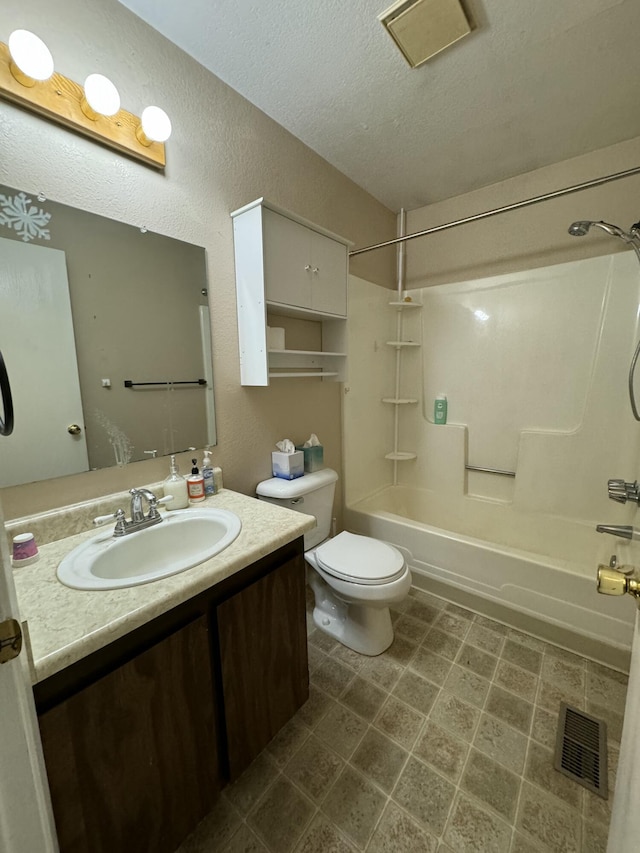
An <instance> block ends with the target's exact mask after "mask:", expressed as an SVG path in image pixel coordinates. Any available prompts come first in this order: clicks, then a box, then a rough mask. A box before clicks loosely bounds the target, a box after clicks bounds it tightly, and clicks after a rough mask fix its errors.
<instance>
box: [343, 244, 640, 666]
mask: <svg viewBox="0 0 640 853" xmlns="http://www.w3.org/2000/svg"><path fill="white" fill-rule="evenodd" d="M408 293H409V295H410V296H411V298H412V299H413V301H415V302H419V303H421V304H422V305H423V308H422V310H417V311H411V312H404V313H405V314H407V315H410V316H407V317H406V318H405V319H404V320H403V322H404V329H403V337H404V338H405V339H409V340H414V341H419V342H421V344H422V346H421V348H417V347H416V348H412V350H411V351H405V352H403V354H402V369H401V381H400V387H399V388H398V392H399V393H398V394H397V396H398V397H401V398H407V399H417V400H418V402H417V403H416V404H414V405H403V406H402V407H401V409H400V413H399V422H400V428H399V447H400V449H401V450H406V451H413V452H415V453H416V456H417V458H416V459H414V460H408V461H403V462H398V463H395V464H394V463H393V462H390V461H386V460H385V459H384V456H385V454H386V453H388V452H389V451H390V450H392V449H393V447H392V445H393V442H394V423H393V420H394V413H393V411H392V410H393V406H389V405H388V404H385V403H382V399H383V398H389V397H393V396H394V394H395V390H394V382H395V353H394V350H393V347H390V346H388V345H387V341H391V340H394V339H395V337H396V333H395V322H396V316H395V311H394V309H393V308H391V307H389V305H388V303H389V302H391V301H393V300H394V299H395V298H396V294H395V293H394V292H392V291H389V290H385V289H384V288H380V287H377V286H375V285H371V284H369V283H367V282H363V281H362V280H359V279H355V278H352V279H351V283H350V311H349V313H350V320H349V352H350V375H349V380H350V381H349V385H348V393H347V394H346V395H345V406H344V421H345V423H344V428H345V480H346V495H345V497H346V501H345V503H346V512H345V525H346V527H347V528H348V529H350V530H352V531H354V532H357V533H358V532H359V533H363V534H366V535H371V536H376V537H378V538H381V539H385V540H387V541H389V542H392V543H393V544H394V545H396V546H397V547H399V548H401V549H403V552H404V554H405V557H406V559H407V561H408V563H409V565H410V566H411V569H412V571H413V573H414V584H415V585H416V586H419V587H422V588H424V589H432V590H434V591H438V592H439V594H442V595H445V596H447V595H448V596H449V597H450V598H451V599H453V600H458V601H460V602H461V603H465V604H466V606H471V607H473V608H474V609H476V610H479V611H480V612H486V613H487V615H493V616H497V617H498V618H501V619H502V620H503V621H507V622H511V623H512V624H513V625H515V626H516V627H525V628H526V630H529V631H533V632H534V633H538V634H539V635H540V636H543V637H544V638H546V639H550V640H552V641H554V642H558V643H561V644H562V645H565V646H566V647H568V648H573V649H576V650H580V651H581V653H582V654H587V655H588V656H590V657H593V658H595V659H598V660H601V661H603V662H606V663H609V664H611V665H614V666H620V667H622V668H624V667H625V666H626V663H627V661H628V652H629V649H630V645H631V636H632V624H633V616H634V606H633V602H632V601H631V599H630V598H629V600H620V599H611V598H609V597H606V596H601V595H598V594H597V593H596V585H595V576H596V569H597V566H598V564H599V563H608V562H609V559H610V557H611V555H613V554H615V555H616V556H617V558H618V561H619V562H620V563H631V564H637V562H638V561H639V560H640V546H639V545H638V544H637V543H635V542H632V543H630V542H626V541H624V540H621V539H616V538H613V537H610V536H607V535H603V534H599V533H597V532H596V531H595V525H596V524H597V523H608V524H632V523H633V520H634V516H635V513H636V512H637V509H638V508H637V507H636V506H635V505H633V506H632V505H629V504H628V505H627V506H622V505H621V504H617V503H613V502H611V501H610V500H609V499H608V497H607V479H609V478H613V477H621V478H622V477H624V478H626V479H627V480H633V479H635V477H636V472H637V469H638V455H639V450H640V435H639V430H640V427H639V426H638V424H637V423H636V422H635V421H634V420H633V416H632V414H631V410H630V407H629V401H628V397H627V372H628V367H629V361H630V358H631V355H632V353H633V350H634V346H635V341H636V336H637V334H638V304H639V302H640V272H639V269H638V264H637V260H636V258H635V257H634V256H633V253H632V252H623V253H618V254H615V255H608V256H603V257H599V258H594V259H589V260H583V261H578V262H572V263H565V264H560V265H556V266H550V267H544V268H539V269H535V270H531V271H526V272H517V273H513V274H509V275H501V276H495V277H492V278H486V279H480V280H475V281H466V282H461V283H456V284H446V285H439V286H436V287H431V288H422V289H418V290H411V291H409V292H408ZM442 393H444V394H446V395H447V398H448V422H447V424H446V425H435V424H434V423H433V401H434V398H435V397H436V396H438V395H439V394H442ZM466 466H477V467H484V468H494V469H500V470H502V471H511V472H513V473H514V474H515V476H514V477H509V476H504V475H497V474H488V473H483V472H477V471H473V470H469V469H468V468H467V467H466ZM394 468H395V472H394Z"/></svg>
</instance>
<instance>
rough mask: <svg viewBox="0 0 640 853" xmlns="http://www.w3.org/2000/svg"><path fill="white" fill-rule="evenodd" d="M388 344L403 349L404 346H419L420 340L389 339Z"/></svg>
mask: <svg viewBox="0 0 640 853" xmlns="http://www.w3.org/2000/svg"><path fill="white" fill-rule="evenodd" d="M387 346H388V347H395V348H396V349H402V348H403V347H419V346H420V344H419V343H418V341H387Z"/></svg>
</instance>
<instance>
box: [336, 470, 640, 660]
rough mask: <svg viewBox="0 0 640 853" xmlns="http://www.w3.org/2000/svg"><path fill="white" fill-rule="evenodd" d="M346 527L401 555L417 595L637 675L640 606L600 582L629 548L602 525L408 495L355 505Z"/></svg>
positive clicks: (389, 494) (392, 492)
mask: <svg viewBox="0 0 640 853" xmlns="http://www.w3.org/2000/svg"><path fill="white" fill-rule="evenodd" d="M345 527H346V529H348V530H350V531H351V532H353V533H360V534H362V535H365V536H373V537H375V538H377V539H382V540H383V541H386V542H389V543H391V544H393V545H395V546H396V547H397V548H398V549H399V550H400V551H401V552H402V553H403V554H404V556H405V559H406V561H407V563H408V565H409V567H410V568H411V571H412V574H413V584H414V586H416V587H418V588H421V589H423V590H425V591H430V592H433V593H435V594H438V595H442V596H443V597H445V598H448V599H449V600H451V601H455V602H458V603H459V604H461V605H464V606H466V607H469V608H470V609H472V610H475V611H476V612H479V613H483V614H485V615H487V616H489V617H491V618H497V619H500V620H501V621H503V622H505V623H507V624H509V625H512V626H513V627H515V628H520V629H521V630H525V631H527V632H529V633H532V634H534V635H536V636H539V637H540V638H541V639H544V640H547V641H548V642H553V643H556V644H558V645H561V646H564V647H565V648H568V649H570V650H572V651H575V652H578V653H580V654H582V655H584V656H586V657H590V658H593V659H594V660H598V661H600V662H602V663H604V664H606V665H608V666H614V667H616V668H618V669H622V670H625V671H628V667H629V656H630V650H631V642H632V638H633V625H634V619H635V604H634V601H633V600H632V598H631V597H630V596H624V598H617V597H611V596H604V595H599V594H598V593H597V592H596V582H595V578H596V570H597V565H598V562H602V561H605V562H606V561H607V560H608V557H607V558H605V556H604V555H605V554H606V553H607V551H609V552H611V551H612V550H613V549H614V547H617V548H618V551H620V548H621V547H624V546H621V545H617V544H616V543H615V542H612V541H611V540H609V541H608V542H607V541H605V537H604V536H603V535H601V534H598V533H596V532H595V530H594V527H593V525H590V524H585V523H581V522H577V521H574V520H571V519H563V518H557V517H553V516H548V515H543V514H531V513H529V514H525V513H518V512H516V511H514V509H513V508H512V506H511V505H509V504H505V503H501V502H496V501H488V500H484V499H477V498H473V497H469V496H464V497H462V498H458V499H454V498H446V497H444V496H442V495H436V494H434V493H433V492H430V491H428V490H425V489H416V488H413V487H408V486H402V485H399V486H389V487H387V488H385V489H383V490H382V491H380V492H377V493H376V494H375V495H373V496H371V497H368V498H366V499H364V500H361V501H359V502H357V503H353V504H347V506H346V509H345ZM607 538H608V537H607ZM635 547H637V546H635Z"/></svg>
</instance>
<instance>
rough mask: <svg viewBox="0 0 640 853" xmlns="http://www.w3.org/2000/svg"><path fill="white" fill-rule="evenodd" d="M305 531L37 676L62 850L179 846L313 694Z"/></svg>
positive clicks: (95, 852) (144, 850) (145, 852)
mask: <svg viewBox="0 0 640 853" xmlns="http://www.w3.org/2000/svg"><path fill="white" fill-rule="evenodd" d="M304 587H305V568H304V558H303V551H302V539H299V540H297V541H296V542H293V543H291V544H290V545H287V546H284V547H283V548H280V549H278V551H275V552H274V553H272V554H269V555H267V556H266V557H264V558H263V559H262V560H260V561H258V562H257V563H254V564H252V565H251V566H248V567H247V568H246V569H243V570H242V571H241V572H238V573H237V574H236V575H234V576H232V577H231V578H227V579H225V580H224V581H222V582H220V583H219V584H217V585H216V586H214V587H212V588H211V589H210V590H207V591H206V592H205V593H202V594H201V595H199V596H197V597H196V598H194V599H192V600H190V601H187V602H185V603H184V604H182V605H180V606H179V607H177V608H175V609H174V610H172V611H170V612H168V613H165V614H163V615H162V616H160V617H158V618H156V619H154V620H153V621H152V622H150V623H148V624H146V625H144V626H142V627H141V628H139V629H137V630H136V631H134V632H132V633H131V634H130V635H128V636H127V637H123V638H121V639H119V640H117V641H115V642H114V643H112V644H110V645H109V646H107V647H106V648H104V649H102V650H100V651H99V652H96V653H94V654H92V655H91V656H89V657H88V658H85V659H83V660H82V661H79V662H78V663H77V664H74V665H73V666H72V667H69V668H68V669H66V670H64V671H62V672H60V673H58V674H56V675H54V676H51V678H49V679H47V680H46V681H44V682H41V683H39V684H37V685H35V687H34V694H35V698H36V706H37V708H38V714H39V722H40V731H41V735H42V743H43V750H44V756H45V764H46V768H47V774H48V777H49V785H50V789H51V798H52V803H53V811H54V817H55V821H56V827H57V831H58V837H59V844H60V850H61V853H89V851H91V853H103V851H104V853H107V851H108V853H152V851H153V853H165V851H166V853H173V851H174V850H175V849H176V848H177V847H179V845H180V844H181V842H182V841H183V840H184V838H185V837H186V836H187V835H188V834H189V833H190V832H191V831H192V830H193V828H194V827H195V826H196V825H197V823H198V822H199V821H200V820H201V819H202V818H203V817H204V815H205V814H206V813H207V812H208V811H209V810H210V809H211V807H212V805H213V804H214V802H215V800H216V798H217V796H218V793H219V791H220V790H221V788H222V787H223V786H224V784H226V782H227V781H229V780H230V779H235V778H236V777H237V776H238V775H239V774H240V773H241V772H242V770H244V769H245V767H246V766H247V765H248V764H249V763H250V762H251V761H252V760H253V758H255V756H256V755H257V754H258V753H259V752H260V750H261V749H262V748H263V747H264V746H265V745H266V744H267V743H268V742H269V740H271V738H272V737H273V736H274V735H275V734H276V733H277V732H278V731H279V730H280V728H282V726H283V725H284V724H285V723H286V722H287V721H288V720H289V719H290V718H291V717H292V716H293V714H294V713H295V712H296V710H297V709H298V708H299V707H300V706H301V705H302V704H303V703H304V702H305V701H306V699H307V697H308V695H309V685H308V665H307V644H306V626H305V595H304Z"/></svg>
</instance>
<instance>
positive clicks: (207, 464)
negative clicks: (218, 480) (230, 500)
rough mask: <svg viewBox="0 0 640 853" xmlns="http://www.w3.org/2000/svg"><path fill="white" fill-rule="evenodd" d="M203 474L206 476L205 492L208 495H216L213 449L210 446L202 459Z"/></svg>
mask: <svg viewBox="0 0 640 853" xmlns="http://www.w3.org/2000/svg"><path fill="white" fill-rule="evenodd" d="M202 476H203V478H204V493H205V495H206V496H207V497H209V495H215V493H216V484H215V482H214V480H213V466H212V465H211V451H210V450H209V448H208V447H206V448H205V450H204V456H203V459H202Z"/></svg>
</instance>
